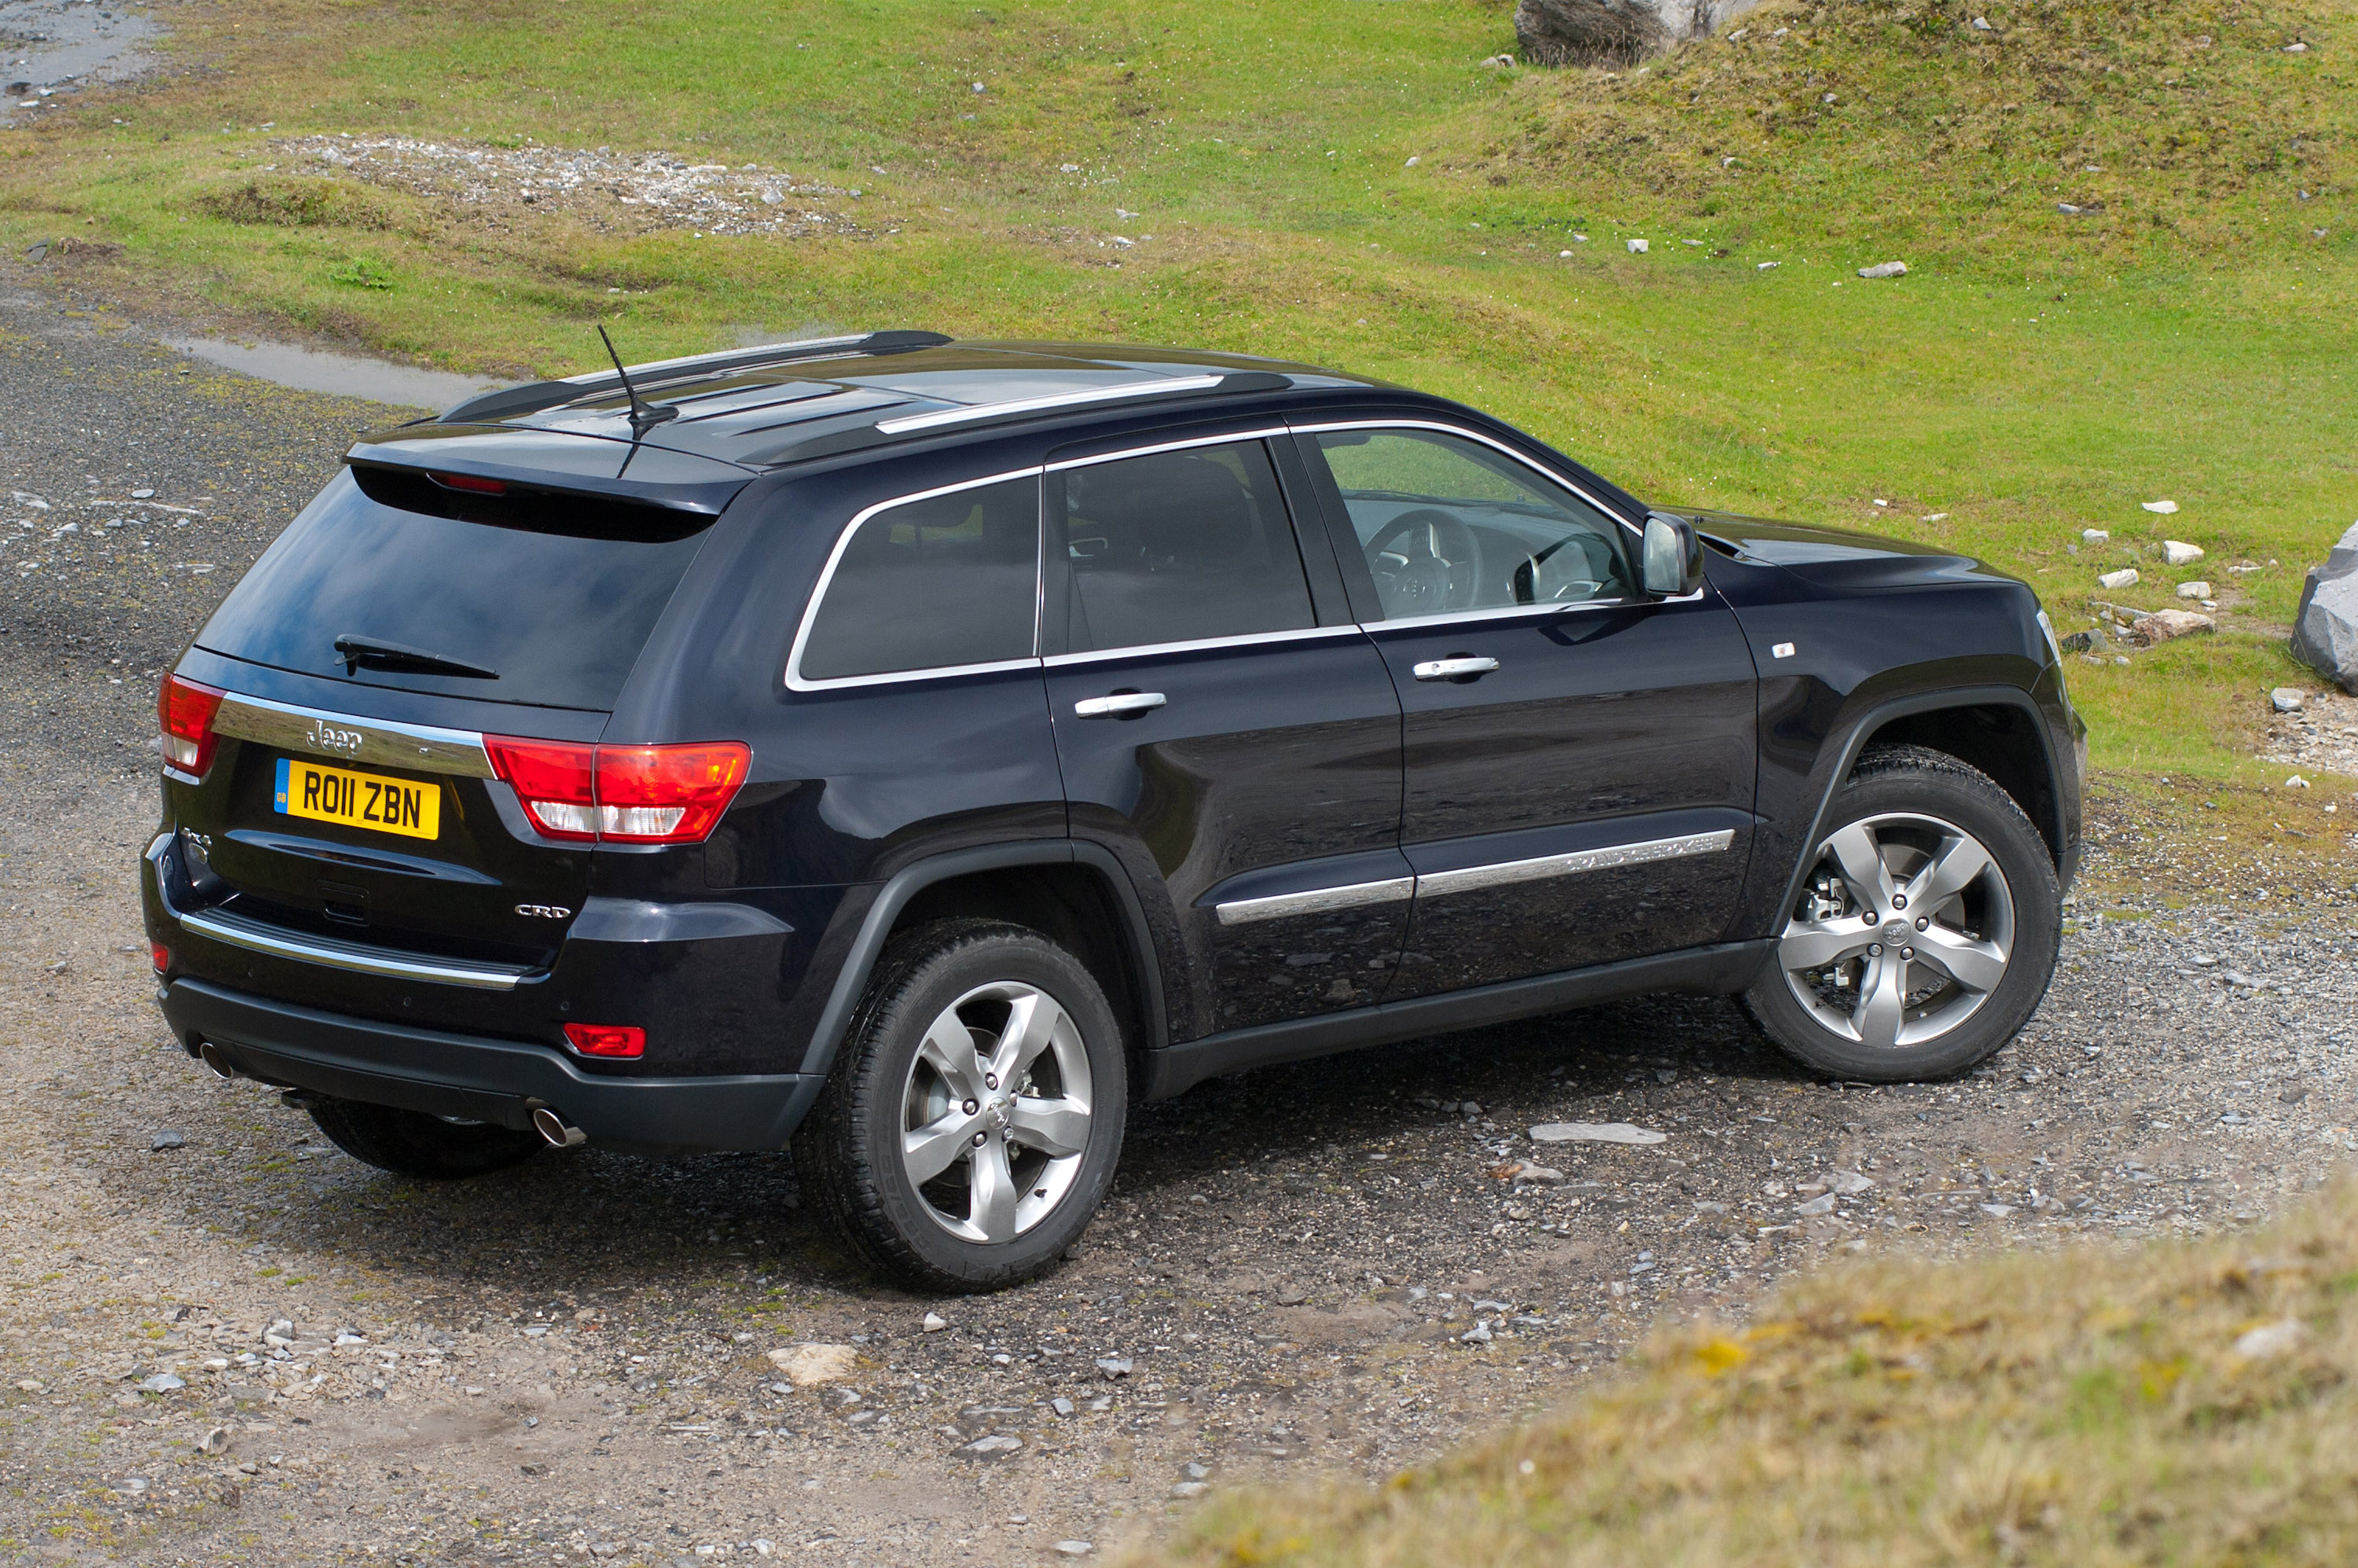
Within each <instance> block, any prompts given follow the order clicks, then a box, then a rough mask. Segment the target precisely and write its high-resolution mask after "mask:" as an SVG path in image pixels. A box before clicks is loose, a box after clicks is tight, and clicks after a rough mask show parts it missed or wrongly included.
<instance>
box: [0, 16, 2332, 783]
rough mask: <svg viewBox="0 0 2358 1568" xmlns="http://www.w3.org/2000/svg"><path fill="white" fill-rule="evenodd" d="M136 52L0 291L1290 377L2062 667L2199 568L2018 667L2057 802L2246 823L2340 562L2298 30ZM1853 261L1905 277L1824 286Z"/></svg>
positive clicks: (274, 34) (1760, 25) (7, 226)
mask: <svg viewBox="0 0 2358 1568" xmlns="http://www.w3.org/2000/svg"><path fill="white" fill-rule="evenodd" d="M1976 17H1979V18H1980V19H1982V20H1985V21H1986V22H1988V23H1989V27H1988V28H1987V29H1984V28H1981V27H1975V26H1974V18H1976ZM170 20H171V23H172V26H173V27H174V34H173V44H172V48H173V49H174V51H175V54H176V57H177V59H176V63H177V65H178V73H177V74H175V75H172V76H169V77H168V78H164V79H161V80H159V81H157V82H155V83H153V84H151V85H149V86H147V87H145V88H142V89H136V90H131V91H128V92H117V93H110V94H107V95H104V96H92V97H91V98H90V99H89V100H87V101H85V102H81V103H78V104H76V105H74V106H70V107H67V108H64V109H55V110H49V111H46V112H44V114H43V116H42V117H41V118H39V120H38V124H35V125H32V126H30V127H29V128H25V127H20V128H18V129H16V130H13V131H9V132H5V133H0V241H6V242H11V244H10V250H11V252H12V253H13V252H15V251H16V250H20V249H21V248H22V247H24V246H27V245H30V244H32V243H35V242H37V241H40V240H44V239H48V240H52V241H70V242H72V243H71V244H70V246H53V247H52V248H51V250H50V251H49V253H48V255H49V259H48V260H47V261H46V262H45V263H44V264H43V266H44V269H45V270H46V271H47V273H48V274H49V276H52V277H55V278H58V279H60V280H61V281H63V282H65V283H66V284H67V285H68V286H70V287H74V288H76V289H79V290H81V291H84V292H86V293H88V294H90V295H92V296H94V297H102V298H103V297H114V298H115V299H118V300H123V301H130V302H136V303H139V304H141V305H144V306H149V307H155V306H158V305H160V306H161V307H162V308H168V309H172V310H174V311H177V312H178V313H180V314H183V315H195V316H200V317H210V318H211V319H215V320H217V321H220V322H223V323H227V324H229V325H231V326H233V327H237V326H243V327H245V328H248V329H251V330H290V329H291V330H300V331H303V332H307V333H309V334H312V335H316V336H319V337H322V338H326V339H330V340H335V341H344V342H349V343H352V344H356V345H361V346H364V347H367V348H371V349H374V350H377V351H384V352H389V353H394V354H396V355H402V356H407V357H411V358H415V359H418V360H422V361H427V362H435V363H439V364H446V365H449V366H453V367H457V368H463V369H469V370H474V371H480V372H486V373H510V374H515V375H525V374H530V373H550V372H561V371H566V370H570V369H576V368H579V367H582V366H586V365H589V364H591V363H594V362H597V359H598V351H597V349H596V343H595V339H594V336H593V334H592V332H591V330H590V328H591V324H592V323H593V322H595V321H599V320H605V321H608V322H611V323H612V324H613V325H614V326H615V327H616V329H617V336H618V338H619V339H620V340H621V341H622V343H623V344H624V345H625V346H626V348H627V349H628V350H629V351H631V352H633V353H634V354H638V355H642V356H645V357H654V356H656V355H659V354H666V353H676V352H685V351H694V350H698V349H703V348H708V347H715V346H720V345H724V344H728V343H732V342H736V341H745V340H747V339H751V338H753V337H755V336H757V335H760V334H769V335H778V334H783V333H787V332H792V331H794V330H798V329H801V328H804V327H806V326H811V325H819V324H828V325H851V324H860V325H909V326H928V327H936V328H939V329H941V330H948V331H953V332H958V333H962V334H968V335H984V334H991V335H1022V336H1039V337H1051V338H1089V337H1102V338H1114V339H1133V340H1152V341H1174V342H1184V343H1195V344H1201V345H1205V346H1210V347H1217V348H1225V349H1239V350H1246V351H1261V352H1267V353H1272V354H1282V355H1289V356H1300V357H1304V358H1309V359H1313V360H1318V361H1324V362H1332V363H1336V364H1339V365H1343V366H1346V367H1349V368H1354V369H1357V370H1361V371H1365V372H1368V373H1375V374H1379V375H1385V376H1390V377H1393V378H1396V379H1399V380H1401V381H1406V382H1411V383H1414V384H1418V385H1421V386H1424V387H1428V388H1430V389H1433V390H1434V391H1438V392H1442V393H1444V394H1447V395H1455V396H1459V397H1463V398H1465V399H1466V400H1467V401H1470V402H1474V403H1476V404H1479V405H1482V406H1486V407H1487V408H1490V409H1492V410H1494V411H1496V412H1498V413H1499V414H1500V415H1502V416H1506V417H1509V418H1511V419H1515V420H1517V421H1519V422H1520V423H1523V424H1525V425H1526V426H1528V427H1531V428H1532V429H1533V430H1535V431H1536V432H1538V433H1540V434H1541V435H1543V436H1545V437H1547V438H1551V439H1552V440H1555V441H1557V442H1559V443H1560V444H1562V445H1563V446H1564V447H1565V448H1567V449H1570V450H1572V451H1574V452H1575V453H1577V454H1578V455H1580V456H1581V457H1583V458H1584V459H1586V460H1590V461H1592V462H1594V463H1595V464H1597V465H1598V466H1600V467H1602V468H1604V469H1606V470H1608V471H1610V472H1612V473H1613V474H1614V475H1615V476H1616V477H1617V478H1620V479H1622V480H1623V481H1625V482H1627V483H1628V484H1630V485H1631V486H1632V487H1633V488H1635V489H1637V490H1639V492H1641V493H1645V494H1648V495H1650V496H1652V497H1655V498H1658V499H1660V500H1663V501H1667V502H1674V503H1699V504H1704V505H1712V506H1720V507H1726V508H1730V509H1734V510H1739V511H1751V512H1758V513H1765V514H1773V515H1785V516H1792V517H1798V518H1802V519H1808V520H1820V521H1827V522H1833V523H1837V524H1848V525H1863V526H1870V527H1882V528H1887V529H1889V530H1892V531H1895V532H1899V533H1904V534H1909V535H1916V536H1919V537H1926V538H1931V539H1934V540H1938V541H1942V542H1945V543H1950V544H1952V545H1955V546H1959V547H1963V548H1967V549H1971V550H1974V551H1975V552H1978V553H1981V554H1983V555H1985V556H1986V557H1989V558H1991V559H1992V560H1994V561H1996V563H1998V564H1999V565H2001V566H2003V567H2005V568H2008V569H2011V570H2015V571H2017V572H2020V573H2022V574H2023V575H2024V576H2026V577H2028V579H2030V580H2031V581H2032V582H2034V583H2035V584H2036V585H2038V587H2039V589H2040V591H2041V592H2042V594H2044V595H2046V596H2047V598H2048V600H2049V601H2050V605H2051V606H2052V607H2053V608H2054V610H2055V611H2056V614H2057V619H2058V621H2059V623H2060V624H2061V626H2062V627H2063V628H2064V629H2065V630H2067V631H2068V630H2070V629H2071V628H2072V627H2073V626H2075V625H2079V624H2084V623H2085V620H2084V618H2085V616H2086V614H2087V613H2088V610H2089V600H2090V598H2091V596H2092V595H2093V593H2094V579H2095V576H2096V574H2097V573H2098V572H2099V571H2101V570H2104V569H2108V568H2112V567H2115V566H2120V565H2129V564H2135V565H2136V566H2138V568H2139V569H2140V571H2141V573H2142V574H2143V577H2144V579H2145V580H2144V582H2143V583H2142V584H2141V585H2140V586H2139V588H2137V589H2132V590H2128V591H2125V592H2122V593H2117V594H2108V595H2104V596H2103V597H2104V598H2106V599H2108V600H2115V601H2117V602H2124V603H2129V604H2135V605H2140V606H2144V607H2148V608H2150V607H2157V606H2159V605H2162V604H2165V603H2170V602H2174V600H2173V599H2172V597H2171V594H2172V589H2173V588H2174V586H2175V583H2176V581H2177V580H2178V579H2179V578H2180V577H2182V576H2185V575H2188V574H2170V573H2168V572H2166V571H2165V570H2164V569H2163V568H2161V566H2160V564H2159V561H2158V546H2159V541H2160V540H2161V538H2162V537H2164V536H2165V535H2168V536H2171V537H2180V538H2187V539H2190V540H2192V541H2194V542H2196V543H2199V544H2201V545H2202V546H2204V547H2205V548H2206V549H2208V550H2209V551H2210V556H2209V558H2208V559H2207V560H2206V561H2205V562H2204V563H2203V564H2202V566H2201V572H2202V574H2203V575H2204V576H2206V577H2207V578H2208V579H2211V580H2212V582H2213V584H2214V586H2215V587H2217V588H2218V589H2220V590H2221V595H2220V596H2221V598H2222V599H2223V601H2224V614H2223V631H2222V634H2221V635H2220V636H2218V637H2216V638H2212V639H2206V640H2202V641H2201V642H2196V643H2179V644H2172V645H2170V646H2169V647H2167V648H2164V649H2161V650H2158V651H2156V652H2154V653H2151V654H2138V655H2136V658H2135V661H2134V662H2133V663H2132V664H2131V665H2128V666H2126V667H2123V666H2120V665H2113V664H2109V663H2107V664H2104V665H2079V666H2075V671H2074V674H2075V677H2076V682H2077V685H2076V690H2077V691H2078V694H2079V695H2080V697H2082V700H2083V703H2084V705H2085V706H2086V707H2087V708H2088V709H2089V711H2090V713H2091V715H2092V717H2093V719H2094V720H2095V727H2096V736H2095V742H2094V748H2095V756H2096V758H2097V761H2098V762H2099V764H2100V765H2102V766H2107V767H2112V768H2121V769H2129V770H2136V771H2138V772H2142V773H2152V774H2156V775H2159V774H2163V773H2169V774H2173V775H2174V774H2177V773H2195V774H2199V775H2201V776H2204V777H2207V778H2211V779H2213V780H2215V781H2218V782H2220V783H2222V784H2232V783H2235V782H2238V781H2240V782H2241V783H2243V784H2246V785H2250V786H2254V787H2256V785H2257V784H2258V783H2259V782H2261V781H2262V780H2264V779H2265V778H2266V777H2268V776H2269V775H2270V773H2273V772H2276V770H2270V769H2263V768H2260V767H2258V766H2256V765H2255V764H2253V763H2252V762H2250V761H2249V758H2250V755H2251V752H2252V751H2253V749H2254V745H2255V740H2256V737H2257V735H2258V733H2259V730H2260V727H2261V724H2262V722H2263V713H2264V708H2263V706H2262V702H2261V698H2260V695H2259V694H2260V693H2261V692H2262V691H2263V690H2264V689H2265V688H2266V687H2268V686H2272V685H2275V684H2277V683H2279V682H2283V681H2286V680H2297V679H2299V671H2298V670H2297V669H2296V668H2295V667H2294V666H2293V665H2291V663H2290V661H2289V659H2288V657H2287V656H2286V654H2284V652H2283V650H2282V646H2281V643H2282V636H2283V632H2284V628H2285V624H2286V622H2288V619H2289V616H2290V614H2291V611H2292V607H2293V604H2294V601H2295V600H2296V598H2297V596H2298V592H2299V579H2300V571H2301V568H2302V567H2303V566H2304V565H2305V564H2306V563H2307V562H2308V561H2309V560H2311V559H2314V558H2316V557H2318V556H2319V555H2320V553H2321V552H2322V550H2323V548H2324V547H2325V546H2326V544H2327V543H2328V542H2329V541H2330V540H2331V538H2332V537H2334V536H2335V535H2338V534H2339V533H2340V532H2341V530H2342V528H2344V527H2346V526H2347V525H2348V524H2349V523H2350V522H2351V520H2352V519H2353V518H2358V457H2353V449H2352V447H2351V443H2350V440H2349V413H2350V409H2351V406H2352V402H2353V398H2352V393H2353V388H2352V385H2351V384H2350V376H2351V374H2352V372H2351V370H2350V369H2349V367H2350V366H2351V365H2352V364H2353V347H2358V328H2354V327H2353V318H2352V316H2351V313H2350V312H2348V311H2347V310H2346V309H2341V308H2336V302H2337V301H2339V300H2340V299H2342V297H2346V295H2347V294H2348V292H2349V290H2350V286H2351V284H2352V282H2353V275H2358V265H2353V243H2358V242H2353V222H2358V203H2353V192H2352V189H2351V180H2350V174H2349V158H2350V148H2351V145H2352V144H2351V137H2352V135H2353V128H2354V125H2353V123H2358V93H2353V92H2352V91H2351V75H2352V69H2353V64H2352V62H2353V60H2358V14H2353V12H2352V11H2351V9H2350V8H2348V7H2346V6H2342V5H2323V4H2304V3H2301V0H2248V3H2234V4H2230V3H2226V0H2154V3H2150V4H2142V5H2131V4H2127V3H2125V0H2089V3H2082V4H2066V3H2064V0H2028V3H2025V4H2010V5H2006V6H2000V7H1996V8H1991V9H1976V8H1974V7H1973V6H1969V5H1961V4H1955V3H1942V4H1931V3H1927V0H1855V3H1853V4H1842V5H1823V6H1809V5H1791V4H1790V3H1788V0H1771V4H1769V5H1765V6H1763V7H1762V8H1761V9H1759V10H1758V11H1756V12H1755V13H1753V14H1752V15H1751V16H1747V17H1746V18H1744V19H1743V21H1742V23H1741V24H1740V30H1741V31H1742V34H1743V36H1742V37H1740V38H1738V37H1736V36H1735V35H1734V33H1733V32H1731V34H1730V35H1729V36H1728V37H1726V38H1717V39H1711V40H1705V41H1704V42H1701V43H1698V44H1696V45H1694V46H1693V47H1691V48H1689V49H1684V50H1682V51H1681V52H1680V53H1678V54H1677V55H1675V56H1672V57H1671V58H1669V59H1665V60H1662V61H1659V62H1656V63H1654V64H1652V65H1650V66H1646V67H1643V68H1639V69H1636V70H1628V71H1622V72H1608V71H1602V70H1575V71H1564V72H1548V71H1536V70H1523V69H1520V68H1501V67H1498V66H1495V65H1488V64H1485V63H1483V62H1484V61H1485V59H1487V57H1491V56H1495V55H1496V54H1498V52H1499V51H1501V50H1504V49H1510V48H1511V46H1512V29H1511V26H1510V21H1509V6H1508V5H1506V4H1505V3H1504V0H1494V3H1488V4H1475V3H1470V0H1394V3H1389V4H1382V5H1343V6H1303V5H1282V4H1268V3H1261V4H1255V3H1252V0H1218V3H1215V0H1164V3H1163V4H1160V5H1152V6H1147V5H1115V6H1107V5H1101V4H1098V5H1082V4H1078V3H1076V0H1036V3H1032V4H1020V5H984V6H973V5H958V6H950V5H938V4H931V3H924V0H848V3H829V4H826V5H820V4H817V3H815V0H786V3H783V4H768V5H752V4H748V3H747V0H635V3H633V4H627V5H626V4H623V3H622V0H492V3H490V4H486V5H476V6H471V7H464V8H459V7H430V6H424V5H398V4H384V3H381V0H256V3H250V4H235V5H231V4H225V3H220V0H214V3H210V4H209V3H205V0H199V3H196V4H190V5H182V6H177V7H175V8H174V10H173V11H172V13H171V16H170ZM2294 45H2298V46H2299V49H2297V50H2296V49H2293V48H2292V47H2291V46H2294ZM978 84H979V85H980V88H981V90H980V91H979V92H978V91H977V90H976V88H977V85H978ZM339 133H350V134H352V135H356V136H360V137H363V138H365V137H368V136H371V135H405V136H411V137H416V138H420V139H424V140H427V141H430V142H434V143H436V144H438V145H442V146H452V147H456V148H459V149H461V150H462V151H463V150H475V151H481V152H484V153H486V154H498V153H501V152H503V151H507V150H514V149H535V148H538V149H587V148H597V147H609V148H611V149H612V150H613V151H614V152H615V153H616V154H618V155H619V154H626V153H627V154H637V153H640V152H644V151H647V150H650V149H665V150H668V151H669V152H671V153H674V154H676V155H677V156H679V157H682V158H685V159H687V160H690V161H694V162H697V163H703V164H712V165H727V166H729V167H730V168H739V167H741V166H743V165H746V164H758V165H760V166H762V168H764V169H767V170H785V171H789V172H790V173H791V175H792V177H793V178H794V180H795V182H796V183H797V184H808V185H816V186H821V187H825V188H827V189H831V190H833V191H835V192H837V193H838V194H834V195H829V196H827V197H824V198H820V199H815V200H821V201H822V202H823V204H824V205H826V206H827V207H828V208H830V209H831V212H832V215H831V217H830V220H829V222H827V224H825V225H821V226H819V227H818V228H817V229H816V230H814V231H813V232H804V233H800V234H797V235H795V236H794V237H784V236H775V235H772V236H762V235H738V236H731V237H722V236H715V235H711V234H707V233H699V232H696V231H695V230H694V229H693V228H691V227H687V226H668V227H667V226H665V225H664V224H663V223H661V222H657V221H654V219H652V218H650V217H649V216H648V215H647V211H646V210H645V209H643V208H631V207H627V206H623V205H621V204H615V205H611V206H608V207H605V208H602V209H598V208H593V207H584V206H582V205H579V204H576V205H572V206H568V207H564V208H561V209H559V210H554V211H552V210H549V209H546V208H536V207H534V206H531V205H526V204H520V203H518V202H515V201H513V200H506V201H503V200H460V199H459V198H458V197H457V196H455V195H453V194H452V193H450V192H449V191H448V190H445V191H442V192H440V193H436V192H434V191H432V190H425V189H403V188H399V187H396V186H394V185H390V184H385V183H381V182H380V183H373V184H372V183H365V182H363V181H362V180H360V179H357V178H354V177H353V176H352V174H350V173H347V172H343V171H341V170H338V169H336V168H332V167H331V166H329V165H326V164H322V163H319V162H317V161H314V160H308V159H307V158H305V157H302V156H300V150H299V149H297V148H296V147H294V146H291V145H290V144H291V143H292V142H293V141H294V140H295V139H297V138H301V137H306V136H319V135H337V134H339ZM854 190H857V192H858V194H857V195H853V194H851V192H852V191H854ZM2058 203H2068V204H2070V205H2072V206H2075V207H2078V208H2081V209H2082V211H2079V212H2077V213H2065V212H2062V211H2059V210H2058ZM1581 235H1585V236H1586V238H1585V239H1582V238H1578V237H1577V236H1581ZM1632 238H1645V239H1647V240H1648V241H1649V242H1650V246H1649V251H1648V254H1643V255H1639V254H1631V253H1630V252H1629V251H1628V249H1627V248H1626V242H1627V241H1628V240H1629V239H1632ZM1886 259H1904V260H1906V261H1908V262H1909V265H1910V267H1911V272H1910V274H1909V276H1908V277H1906V278H1904V279H1899V280H1897V281H1891V282H1881V283H1870V282H1866V281H1864V280H1861V279H1859V278H1857V277H1856V276H1855V271H1856V269H1857V268H1858V267H1859V266H1861V265H1866V264H1869V263H1873V262H1878V261H1883V260H1886ZM1764 264H1774V265H1764ZM2163 498H2168V499H2170V500H2174V501H2176V502H2177V503H2179V504H2180V508H2181V509H2182V510H2181V511H2180V513H2179V514H2177V515H2176V516H2174V517H2170V518H2169V519H2166V520H2165V519H2163V518H2161V517H2158V516H2156V515H2154V514H2149V513H2147V512H2145V511H2143V510H2141V509H2140V504H2139V503H2142V502H2145V501H2149V500H2158V499H2163ZM1878 503H1881V504H1878ZM2090 527H2093V528H2101V529H2105V530H2108V531H2110V533H2111V534H2112V538H2111V540H2110V541H2108V542H2107V543H2106V544H2105V545H2104V546H2102V547H2094V546H2081V545H2080V542H2079V534H2080V531H2081V530H2082V529H2083V528H2090ZM2075 552H2076V553H2075ZM2237 567H2242V568H2249V569H2248V570H2233V569H2230V568H2237ZM2190 696H2191V697H2193V699H2192V700H2188V698H2189V697H2190Z"/></svg>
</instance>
